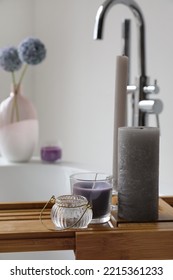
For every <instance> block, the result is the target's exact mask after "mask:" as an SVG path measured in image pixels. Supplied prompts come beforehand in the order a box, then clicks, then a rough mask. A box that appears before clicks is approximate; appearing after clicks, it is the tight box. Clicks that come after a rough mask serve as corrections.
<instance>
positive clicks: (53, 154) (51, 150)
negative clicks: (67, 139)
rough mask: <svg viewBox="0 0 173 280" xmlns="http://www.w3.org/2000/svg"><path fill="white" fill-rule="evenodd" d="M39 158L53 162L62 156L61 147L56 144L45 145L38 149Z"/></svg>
mask: <svg viewBox="0 0 173 280" xmlns="http://www.w3.org/2000/svg"><path fill="white" fill-rule="evenodd" d="M40 154H41V159H42V160H43V161H47V162H54V161H56V160H58V159H61V157H62V149H61V148H60V147H58V146H45V147H42V148H41V151H40Z"/></svg>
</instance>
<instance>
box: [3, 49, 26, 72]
mask: <svg viewBox="0 0 173 280" xmlns="http://www.w3.org/2000/svg"><path fill="white" fill-rule="evenodd" d="M0 66H1V67H2V68H3V69H4V70H5V71H9V72H14V71H17V70H19V69H20V68H21V66H22V61H21V60H20V58H19V54H18V51H17V48H15V47H8V48H3V49H1V50H0Z"/></svg>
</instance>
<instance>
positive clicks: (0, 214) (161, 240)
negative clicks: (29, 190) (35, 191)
mask: <svg viewBox="0 0 173 280" xmlns="http://www.w3.org/2000/svg"><path fill="white" fill-rule="evenodd" d="M44 205H45V202H31V203H28V202H27V203H25V202H24V203H0V252H27V251H47V250H74V251H75V254H76V258H77V259H90V260H91V259H108V260H109V259H173V208H172V206H173V197H164V198H162V199H160V200H159V220H158V221H157V222H154V223H133V222H127V221H124V220H123V221H122V220H120V219H118V218H117V215H116V211H113V212H112V216H111V220H110V222H109V223H105V224H100V225H92V224H90V225H89V227H88V228H87V229H68V230H60V231H59V230H55V228H54V225H53V224H52V222H51V219H50V209H51V207H52V204H49V205H48V207H47V208H46V210H45V211H44V213H43V215H42V222H43V223H41V221H40V211H41V210H42V209H43V207H44Z"/></svg>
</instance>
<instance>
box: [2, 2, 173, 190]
mask: <svg viewBox="0 0 173 280" xmlns="http://www.w3.org/2000/svg"><path fill="white" fill-rule="evenodd" d="M136 2H137V3H138V4H139V6H140V7H141V9H142V11H143V14H144V17H145V22H146V55H147V75H148V76H149V77H151V83H153V81H154V79H157V80H158V84H159V86H160V93H159V96H158V97H159V98H160V99H162V100H163V102H164V111H163V113H162V114H161V116H160V122H161V151H160V190H161V192H167V193H168V192H169V193H172V192H173V191H172V186H173V175H172V157H173V148H172V143H173V123H172V105H173V94H172V62H173V58H172V49H173V36H172V32H171V31H172V26H173V17H172V12H173V1H171V0H165V1H162V0H150V1H145V0H136ZM101 3H102V0H95V1H93V0H35V1H33V0H32V1H27V0H21V1H20V0H11V1H10V0H7V1H4V0H1V1H0V34H1V40H0V46H3V45H4V44H7V43H13V42H14V43H16V42H18V41H20V40H21V39H22V38H23V37H26V36H28V35H34V36H36V37H39V38H40V39H42V40H43V41H44V42H45V44H46V47H47V51H48V52H47V59H46V60H45V61H44V62H43V63H42V64H41V65H39V66H37V67H34V68H33V69H32V70H30V72H29V74H28V77H27V79H29V80H27V79H26V82H25V83H26V85H25V86H24V89H25V90H24V91H25V92H29V91H30V92H29V94H31V98H32V100H33V101H34V104H35V106H36V107H37V110H38V114H39V120H40V143H39V146H38V149H37V153H39V148H40V146H41V145H42V144H43V143H45V142H47V141H52V140H60V141H61V142H62V144H63V158H64V160H67V161H73V162H80V163H81V164H83V165H85V166H86V167H87V168H91V169H95V170H100V171H106V172H112V154H113V152H112V151H113V113H114V106H113V104H114V89H115V71H116V69H115V61H116V56H117V55H120V54H121V48H122V41H121V23H122V21H123V20H124V18H131V19H132V21H133V24H132V29H133V30H132V62H131V67H132V69H131V81H132V82H134V80H135V77H136V76H138V59H137V58H138V56H137V54H138V49H137V35H136V23H135V22H134V17H133V15H132V13H131V11H129V10H128V8H127V7H125V6H123V5H116V6H114V7H113V8H112V10H111V11H110V12H109V14H108V17H107V18H106V24H105V30H104V40H102V41H93V39H92V34H93V27H94V20H95V14H96V11H97V8H98V7H99V5H100V4H101ZM10 5H12V6H13V7H12V8H10V7H11V6H10ZM4 8H5V11H4V12H3V9H4ZM7 12H8V13H9V14H8V13H7ZM10 34H11V35H10ZM2 75H3V77H4V76H5V74H2V71H1V74H0V79H1V80H0V91H1V95H0V97H1V98H3V97H4V92H5V91H8V87H9V80H8V79H7V78H2ZM29 82H31V83H30V84H29ZM2 92H3V93H2Z"/></svg>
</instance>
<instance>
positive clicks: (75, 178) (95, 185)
mask: <svg viewBox="0 0 173 280" xmlns="http://www.w3.org/2000/svg"><path fill="white" fill-rule="evenodd" d="M70 185H71V190H72V194H73V195H82V196H84V197H86V199H87V200H88V202H89V204H90V205H91V207H92V210H93V218H92V221H91V223H92V224H100V223H106V222H108V221H109V220H110V216H111V205H112V186H113V180H112V176H110V175H108V174H104V173H95V172H85V173H76V174H72V175H71V176H70Z"/></svg>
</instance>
